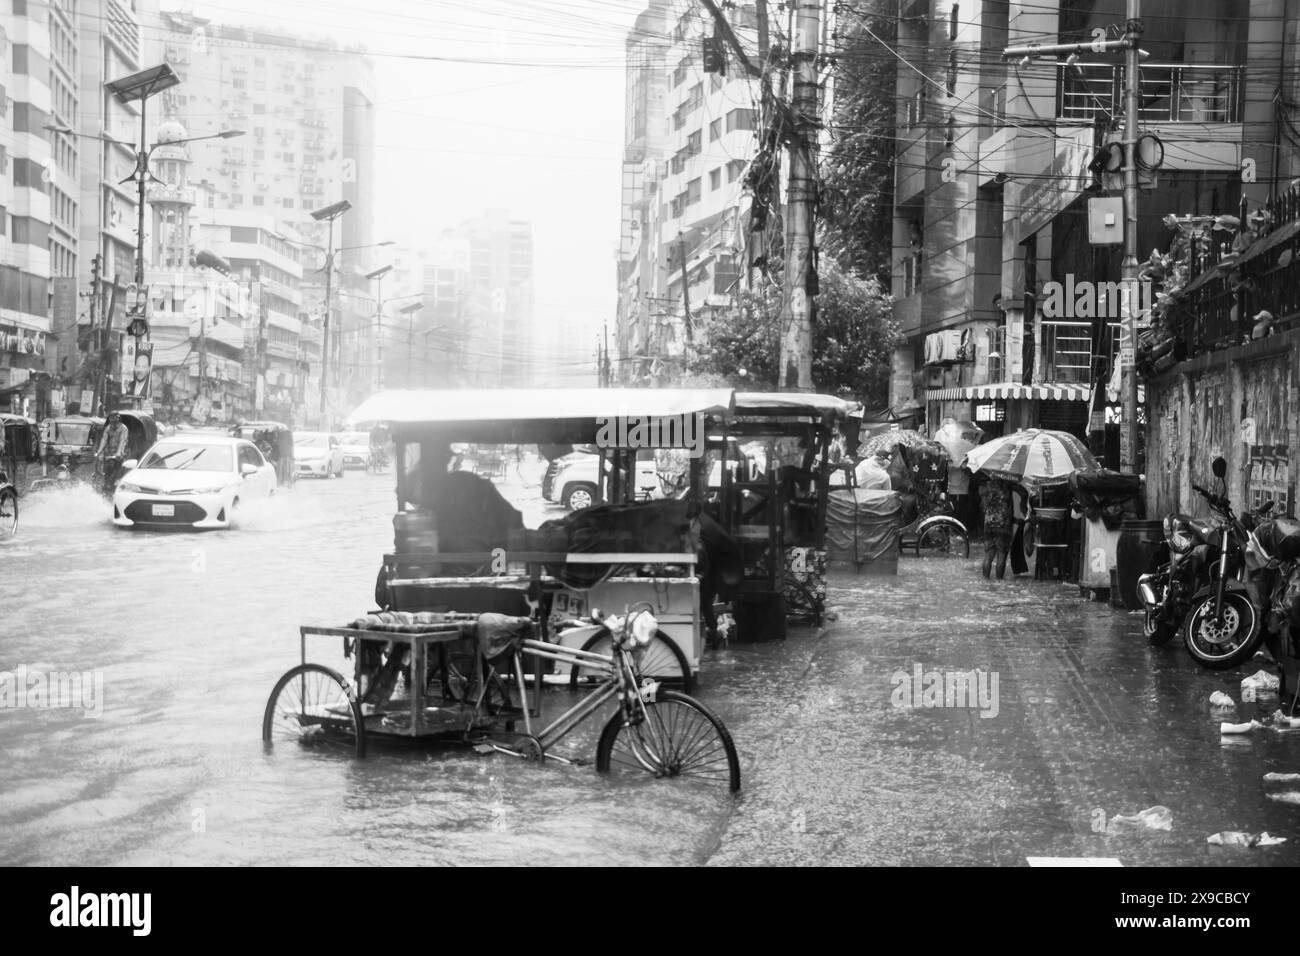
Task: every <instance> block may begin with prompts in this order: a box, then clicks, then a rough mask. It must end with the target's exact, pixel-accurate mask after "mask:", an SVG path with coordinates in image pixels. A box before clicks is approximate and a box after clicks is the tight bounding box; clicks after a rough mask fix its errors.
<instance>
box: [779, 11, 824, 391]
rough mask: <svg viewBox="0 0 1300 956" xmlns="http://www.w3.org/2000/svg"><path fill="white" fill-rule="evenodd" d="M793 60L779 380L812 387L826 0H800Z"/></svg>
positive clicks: (792, 387)
mask: <svg viewBox="0 0 1300 956" xmlns="http://www.w3.org/2000/svg"><path fill="white" fill-rule="evenodd" d="M797 2H798V6H797V8H796V10H795V27H794V42H793V48H792V50H791V56H790V59H791V65H792V68H793V72H794V90H793V95H792V97H791V99H792V102H791V104H790V105H791V111H792V112H793V114H794V136H793V137H792V138H791V140H790V147H789V149H790V177H789V183H788V185H787V187H786V212H785V294H784V295H782V296H781V358H780V367H779V377H778V379H777V385H778V387H779V388H783V389H790V390H794V391H803V392H808V391H812V311H813V299H812V296H814V295H815V294H816V292H817V273H816V265H815V264H814V262H813V240H814V235H815V220H814V209H815V204H816V201H817V187H816V183H815V181H814V178H813V174H814V171H815V169H816V168H817V148H818V142H817V139H818V127H819V126H820V123H819V120H818V112H817V99H818V87H817V43H818V40H819V38H820V36H821V12H822V11H821V0H797Z"/></svg>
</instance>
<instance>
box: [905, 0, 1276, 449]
mask: <svg viewBox="0 0 1300 956" xmlns="http://www.w3.org/2000/svg"><path fill="white" fill-rule="evenodd" d="M1279 10H1280V5H1278V4H1276V3H1269V2H1260V0H1216V2H1213V3H1207V4H1198V5H1197V6H1196V10H1195V14H1196V15H1195V16H1188V15H1186V13H1187V11H1186V9H1185V8H1184V5H1182V4H1179V3H1176V2H1173V0H1144V3H1143V5H1142V20H1143V24H1144V26H1145V32H1144V33H1143V35H1142V38H1141V46H1142V49H1143V50H1144V51H1146V53H1147V54H1148V55H1147V56H1146V58H1145V59H1144V61H1143V64H1142V69H1141V75H1140V78H1139V83H1140V89H1139V98H1140V103H1141V106H1140V113H1139V124H1140V127H1141V133H1142V135H1143V137H1144V139H1143V142H1144V146H1143V152H1142V157H1143V162H1144V163H1146V164H1147V165H1146V166H1145V167H1143V168H1142V171H1141V177H1142V181H1143V188H1142V189H1141V191H1140V196H1139V200H1138V204H1137V216H1138V225H1137V230H1138V232H1137V234H1138V247H1139V249H1140V250H1141V251H1142V255H1143V257H1145V256H1146V255H1149V254H1150V253H1151V251H1152V250H1153V249H1160V250H1164V249H1168V248H1169V246H1170V243H1171V241H1172V240H1173V238H1174V236H1173V233H1172V232H1171V231H1170V230H1169V229H1168V227H1167V226H1166V225H1165V224H1164V223H1165V221H1166V219H1167V217H1169V216H1175V217H1187V216H1196V215H1201V214H1205V213H1217V214H1222V213H1233V214H1235V213H1236V212H1237V211H1238V207H1239V204H1240V203H1241V201H1242V200H1243V198H1244V199H1245V200H1246V201H1247V202H1257V201H1259V200H1260V199H1261V198H1263V197H1265V196H1267V194H1268V192H1269V189H1270V184H1271V183H1272V177H1273V175H1274V162H1273V156H1274V148H1275V146H1274V144H1275V143H1279V142H1280V141H1279V140H1278V137H1279V136H1280V129H1279V126H1278V122H1277V121H1276V119H1275V117H1276V110H1275V106H1274V104H1273V102H1272V98H1273V95H1274V92H1273V91H1274V89H1275V87H1276V85H1277V77H1278V75H1280V74H1279V68H1280V66H1281V63H1282V48H1281V44H1280V39H1281V37H1280V34H1279V35H1275V31H1276V27H1277V21H1276V16H1277V14H1278V12H1279ZM898 15H899V19H898V21H897V22H898V42H897V49H898V53H899V55H900V56H901V57H902V58H903V60H904V61H905V62H906V63H907V64H910V65H912V66H915V67H916V69H915V70H913V69H907V68H900V69H899V70H898V80H897V83H898V87H897V93H898V95H897V101H898V104H899V111H898V115H897V143H898V145H897V155H896V174H895V184H894V216H893V220H894V235H893V248H894V256H893V266H894V270H893V271H894V279H893V294H894V297H895V306H894V308H895V315H896V317H897V318H898V319H899V320H900V321H901V324H902V329H903V332H904V333H905V335H906V336H907V342H906V344H905V345H904V346H903V347H902V348H900V349H899V350H898V352H897V353H896V355H895V361H894V375H893V380H892V388H891V403H892V404H894V405H896V406H901V405H904V404H906V403H908V402H909V401H913V400H915V401H918V402H920V403H923V404H924V405H925V406H926V409H927V418H928V421H929V424H930V426H931V427H934V426H937V424H938V423H939V422H940V421H942V420H943V419H944V418H945V417H949V416H951V417H954V418H958V419H970V420H974V421H976V422H977V423H978V424H980V425H981V426H982V427H983V428H985V430H986V432H988V433H990V434H994V435H996V434H1000V433H1002V431H1003V430H1007V431H1011V430H1014V429H1015V428H1017V427H1022V426H1029V425H1042V426H1045V427H1054V428H1061V429H1065V430H1069V431H1072V432H1075V433H1076V434H1079V435H1080V436H1083V435H1085V434H1087V433H1088V432H1089V431H1092V432H1094V433H1095V432H1098V431H1101V432H1102V433H1103V434H1105V436H1106V439H1105V445H1104V447H1105V453H1106V457H1107V462H1108V463H1109V464H1111V465H1112V467H1113V466H1115V465H1116V464H1118V458H1119V448H1118V443H1119V438H1118V427H1117V426H1114V427H1111V428H1106V427H1104V425H1105V422H1106V421H1108V420H1113V419H1115V418H1116V416H1117V414H1118V409H1117V407H1115V396H1114V393H1113V392H1112V393H1111V396H1110V400H1109V401H1108V400H1107V398H1106V388H1105V386H1106V385H1107V384H1108V383H1109V381H1110V375H1109V373H1110V371H1111V369H1112V368H1113V366H1114V363H1115V360H1116V358H1117V355H1118V353H1119V347H1120V341H1119V334H1118V329H1119V324H1120V317H1121V307H1120V302H1119V301H1118V296H1117V295H1116V294H1114V293H1111V294H1110V295H1109V297H1107V295H1106V294H1105V293H1101V296H1102V297H1101V298H1100V299H1096V298H1095V296H1094V299H1093V301H1092V302H1091V304H1089V303H1086V302H1084V301H1083V300H1079V302H1078V303H1076V302H1075V301H1074V300H1073V299H1072V300H1071V301H1070V302H1069V303H1068V306H1069V307H1068V308H1066V309H1062V308H1060V302H1059V299H1058V300H1056V301H1053V293H1054V291H1059V290H1062V289H1070V288H1077V289H1080V290H1081V289H1083V288H1085V286H1087V287H1091V288H1093V289H1095V290H1098V289H1099V290H1106V289H1113V288H1114V286H1113V285H1111V283H1115V282H1117V281H1118V280H1119V279H1120V278H1121V271H1120V267H1121V255H1122V246H1120V245H1115V244H1092V243H1091V242H1090V241H1089V210H1090V201H1091V200H1093V199H1097V198H1105V197H1107V196H1109V197H1112V209H1111V210H1110V212H1111V214H1112V216H1114V215H1115V214H1116V212H1117V211H1118V212H1119V218H1120V219H1122V209H1119V208H1118V207H1114V206H1113V203H1115V202H1118V201H1119V200H1118V197H1119V195H1120V194H1119V191H1118V186H1119V182H1118V180H1117V177H1115V176H1112V175H1110V174H1108V173H1107V172H1105V166H1106V162H1107V156H1108V154H1109V151H1110V144H1111V143H1113V142H1114V141H1115V140H1117V139H1119V138H1120V131H1121V130H1122V126H1123V121H1124V115H1125V103H1124V99H1123V96H1122V90H1123V87H1124V82H1123V80H1124V78H1123V56H1122V54H1121V53H1107V54H1088V55H1086V56H1076V57H1071V58H1068V59H1067V58H1066V57H1064V56H1062V57H1061V58H1060V59H1059V60H1058V59H1057V58H1055V57H1050V58H1046V57H1045V58H1033V59H1028V60H1025V61H1024V62H1021V61H1019V60H1014V61H1011V62H1008V61H1007V60H1005V59H1004V58H1003V57H1002V56H1001V55H1000V53H1001V51H1002V50H1003V49H1005V48H1006V47H1007V46H1010V45H1017V44H1028V43H1033V42H1038V43H1043V42H1053V38H1055V39H1056V41H1057V42H1061V43H1076V42H1084V43H1086V42H1088V41H1089V40H1090V39H1091V38H1093V37H1094V36H1096V35H1109V36H1117V35H1119V33H1122V31H1123V29H1124V16H1125V9H1124V4H1123V3H1122V2H1120V0H1108V2H1105V3H1097V4H1087V5H1084V4H1076V3H1070V2H1059V3H1058V2H1055V0H1048V2H1040V0H1034V2H1032V3H1031V2H1024V3H1021V2H1016V0H1012V2H1006V0H985V2H976V3H960V4H958V3H951V2H948V0H941V2H935V0H901V2H900V3H899V5H898ZM1117 30H1118V31H1119V33H1117V32H1116V31H1117ZM1289 56H1290V55H1288V57H1289ZM1287 151H1288V152H1289V148H1288V150H1287ZM1111 163H1112V165H1116V164H1115V163H1114V161H1113V160H1111ZM1243 170H1249V171H1250V175H1243ZM1092 208H1093V209H1094V210H1095V211H1096V214H1097V216H1098V223H1103V222H1104V215H1105V210H1103V209H1101V208H1100V207H1095V206H1094V207H1092ZM1112 221H1119V220H1112ZM1111 232H1112V233H1113V234H1114V237H1119V236H1120V235H1122V228H1118V229H1112V230H1111ZM1076 305H1077V308H1076V307H1075V306H1076ZM1094 385H1098V386H1099V387H1098V388H1097V389H1096V390H1095V391H1094V388H1093V386H1094ZM1094 394H1095V395H1097V396H1099V400H1098V401H1097V402H1096V403H1095V404H1092V405H1090V401H1089V400H1090V396H1092V395H1094ZM1108 404H1109V405H1110V406H1111V407H1110V408H1107V407H1106V406H1107V405H1108ZM1099 425H1100V426H1103V428H1100V429H1099V428H1098V427H1097V426H1099ZM1090 426H1091V427H1090Z"/></svg>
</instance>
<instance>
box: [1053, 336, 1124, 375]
mask: <svg viewBox="0 0 1300 956" xmlns="http://www.w3.org/2000/svg"><path fill="white" fill-rule="evenodd" d="M1118 330H1119V325H1118V324H1112V325H1110V326H1109V329H1108V332H1107V335H1106V338H1107V341H1106V342H1105V343H1103V347H1105V348H1107V349H1109V350H1110V351H1111V352H1112V353H1113V352H1114V351H1116V347H1117V343H1118ZM1042 337H1043V344H1042V356H1043V366H1042V370H1043V375H1042V380H1043V381H1044V382H1051V383H1053V384H1059V385H1064V384H1070V383H1078V384H1085V385H1086V384H1089V383H1090V382H1091V381H1092V323H1091V322H1044V323H1043V327H1042Z"/></svg>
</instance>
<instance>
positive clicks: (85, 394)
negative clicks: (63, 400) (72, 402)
mask: <svg viewBox="0 0 1300 956" xmlns="http://www.w3.org/2000/svg"><path fill="white" fill-rule="evenodd" d="M94 413H95V393H94V391H93V390H92V389H89V388H83V389H82V390H81V414H83V415H93V414H94Z"/></svg>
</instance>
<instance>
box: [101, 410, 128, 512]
mask: <svg viewBox="0 0 1300 956" xmlns="http://www.w3.org/2000/svg"><path fill="white" fill-rule="evenodd" d="M129 438H130V434H129V433H128V432H127V430H126V425H124V424H123V423H122V416H121V415H120V414H118V413H117V412H109V413H108V423H107V424H106V425H105V426H104V430H103V432H101V433H100V436H99V444H98V445H96V446H95V472H96V474H97V475H98V476H99V480H100V482H101V483H102V487H103V489H104V491H105V492H106V493H108V492H111V491H112V490H113V486H114V485H115V484H116V483H117V474H118V471H119V470H120V469H121V467H122V461H123V460H124V459H125V458H126V444H127V441H128V440H129Z"/></svg>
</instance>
